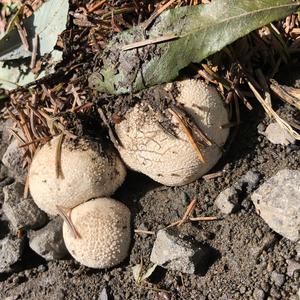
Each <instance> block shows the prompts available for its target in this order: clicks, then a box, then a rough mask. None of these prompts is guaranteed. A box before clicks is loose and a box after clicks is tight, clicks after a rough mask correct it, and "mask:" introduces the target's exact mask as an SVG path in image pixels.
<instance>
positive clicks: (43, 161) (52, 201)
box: [28, 137, 126, 215]
mask: <svg viewBox="0 0 300 300" xmlns="http://www.w3.org/2000/svg"><path fill="white" fill-rule="evenodd" d="M59 143H60V137H55V138H53V139H52V140H51V141H50V142H48V143H47V144H45V145H43V147H42V148H41V149H40V150H39V151H38V152H37V153H36V154H35V156H34V158H33V160H32V164H31V166H30V169H29V175H28V176H29V177H28V182H29V190H30V193H31V196H32V198H33V200H34V201H35V203H36V204H37V206H38V207H39V208H40V209H42V210H43V211H45V212H46V213H48V214H50V215H57V214H58V210H57V207H56V206H61V207H65V208H73V207H75V206H77V205H79V204H81V203H83V202H85V201H87V200H89V199H92V198H96V197H102V196H110V195H112V194H113V193H114V192H115V190H116V189H117V188H118V187H119V186H120V185H121V184H122V183H123V181H124V179H125V176H126V169H125V166H124V164H123V162H122V161H121V159H120V158H119V156H118V154H117V153H116V152H115V151H114V150H113V149H110V148H108V149H105V150H104V149H103V147H102V146H101V145H100V144H99V143H98V142H96V141H94V140H90V139H88V138H78V139H76V140H69V139H67V138H65V139H64V140H63V141H62V144H61V151H59V149H58V147H59ZM58 153H60V155H58ZM59 157H60V158H59ZM58 161H59V163H58ZM58 167H59V169H60V172H59V174H58Z"/></svg>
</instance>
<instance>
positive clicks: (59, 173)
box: [55, 133, 65, 179]
mask: <svg viewBox="0 0 300 300" xmlns="http://www.w3.org/2000/svg"><path fill="white" fill-rule="evenodd" d="M64 136H65V135H64V134H63V133H62V134H60V136H59V137H58V142H57V146H56V150H55V175H56V178H61V179H64V175H63V172H62V168H61V150H62V144H63V140H64Z"/></svg>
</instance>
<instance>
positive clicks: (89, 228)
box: [63, 198, 131, 269]
mask: <svg viewBox="0 0 300 300" xmlns="http://www.w3.org/2000/svg"><path fill="white" fill-rule="evenodd" d="M70 217H71V221H72V224H73V225H74V228H75V230H76V232H77V233H78V235H79V236H77V237H75V235H74V233H73V231H72V229H71V228H70V226H69V225H68V224H67V223H66V222H64V224H63V238H64V241H65V244H66V247H67V249H68V251H69V252H70V254H71V255H72V256H73V257H74V258H75V259H76V260H77V261H78V262H80V263H81V264H83V265H85V266H87V267H90V268H99V269H102V268H110V267H113V266H115V265H117V264H119V263H120V262H122V261H123V260H124V259H125V258H126V256H127V254H128V249H129V246H130V238H131V229H130V211H129V209H128V208H127V207H126V206H125V205H124V204H123V203H121V202H118V201H116V200H114V199H111V198H98V199H94V200H90V201H88V202H85V203H83V204H81V205H79V206H77V207H75V208H74V209H73V210H72V211H71V215H70Z"/></svg>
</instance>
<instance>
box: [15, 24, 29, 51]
mask: <svg viewBox="0 0 300 300" xmlns="http://www.w3.org/2000/svg"><path fill="white" fill-rule="evenodd" d="M15 25H16V27H17V30H18V33H19V36H20V39H21V41H22V44H23V46H24V48H25V50H26V51H29V44H28V41H27V32H26V30H25V28H24V27H22V26H21V25H20V23H19V22H15Z"/></svg>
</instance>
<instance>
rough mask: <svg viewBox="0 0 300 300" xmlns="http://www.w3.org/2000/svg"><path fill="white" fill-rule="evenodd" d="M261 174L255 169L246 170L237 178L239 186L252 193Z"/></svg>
mask: <svg viewBox="0 0 300 300" xmlns="http://www.w3.org/2000/svg"><path fill="white" fill-rule="evenodd" d="M260 178H261V175H260V173H259V172H257V171H248V172H247V173H246V174H245V175H243V176H242V177H241V179H240V180H238V184H239V186H241V188H242V190H244V191H245V192H247V193H252V192H253V191H254V189H256V188H257V186H258V183H259V180H260Z"/></svg>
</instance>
